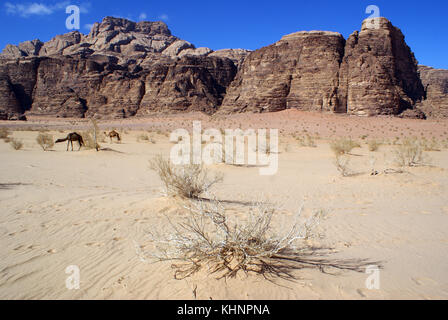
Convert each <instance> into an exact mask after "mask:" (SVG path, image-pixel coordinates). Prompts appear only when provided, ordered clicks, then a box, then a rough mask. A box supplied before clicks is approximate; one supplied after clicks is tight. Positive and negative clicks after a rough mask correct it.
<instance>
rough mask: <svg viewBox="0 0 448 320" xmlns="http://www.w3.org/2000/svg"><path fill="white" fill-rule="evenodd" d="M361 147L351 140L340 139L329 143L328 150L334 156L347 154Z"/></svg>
mask: <svg viewBox="0 0 448 320" xmlns="http://www.w3.org/2000/svg"><path fill="white" fill-rule="evenodd" d="M360 147H361V145H360V144H359V143H358V142H356V141H353V140H352V139H347V138H340V139H337V140H333V141H331V142H330V148H331V150H332V151H333V152H334V154H335V155H336V156H338V155H343V154H348V153H350V152H351V151H352V150H353V149H355V148H360Z"/></svg>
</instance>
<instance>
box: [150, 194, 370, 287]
mask: <svg viewBox="0 0 448 320" xmlns="http://www.w3.org/2000/svg"><path fill="white" fill-rule="evenodd" d="M183 209H184V210H185V214H183V215H182V216H183V217H184V218H183V221H182V222H178V223H173V222H172V221H171V220H169V224H170V226H171V228H172V231H171V232H168V233H166V232H165V233H163V234H159V233H157V232H151V233H150V234H149V235H148V236H149V239H150V241H151V243H152V244H153V247H154V249H153V248H151V249H150V250H148V256H149V257H150V258H151V260H155V261H173V264H172V268H173V269H174V276H175V278H176V279H185V278H187V277H189V276H191V275H193V274H195V273H196V272H198V271H200V270H202V269H207V270H208V272H209V273H210V274H217V276H218V278H229V277H234V276H236V275H237V273H238V272H240V271H243V272H245V273H255V274H260V275H263V276H264V277H265V278H267V279H268V277H274V278H275V277H280V278H284V279H289V280H293V279H296V278H295V276H294V275H293V274H292V271H293V270H295V269H301V268H316V269H319V270H320V271H322V272H327V268H328V269H329V268H335V269H339V270H352V271H358V272H362V271H364V269H363V266H365V265H367V263H364V262H363V261H360V260H356V261H348V260H346V261H342V260H339V261H331V260H326V259H323V258H322V256H323V255H321V253H322V252H319V249H318V248H316V247H314V246H312V245H311V244H310V243H311V242H310V241H309V240H311V239H312V238H317V236H319V237H321V235H320V234H318V233H317V232H316V227H317V226H318V225H319V222H320V220H321V218H322V215H323V211H322V210H320V211H316V212H315V213H313V214H312V215H311V216H310V217H309V218H307V219H305V218H303V217H302V216H301V214H302V208H300V209H299V210H298V212H297V214H296V215H295V216H294V217H293V218H292V221H287V225H288V226H289V227H287V228H283V227H281V228H275V227H273V224H272V222H273V220H274V219H278V218H279V213H280V209H279V208H278V206H273V205H268V204H266V203H264V202H256V203H252V204H251V205H250V206H249V207H248V208H247V209H244V213H245V214H247V219H245V220H242V219H235V218H233V219H232V215H230V214H229V213H228V211H229V209H228V208H226V207H225V205H224V204H223V203H222V202H221V201H219V200H210V201H190V202H189V203H188V204H187V205H184V207H183ZM242 210H243V209H242ZM278 229H281V230H283V232H281V231H279V230H278ZM319 257H320V258H319ZM141 258H142V255H141ZM145 258H146V256H145Z"/></svg>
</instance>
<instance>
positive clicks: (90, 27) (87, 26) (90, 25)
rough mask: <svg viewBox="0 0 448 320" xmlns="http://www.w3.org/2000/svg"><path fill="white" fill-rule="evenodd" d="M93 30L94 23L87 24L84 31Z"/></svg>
mask: <svg viewBox="0 0 448 320" xmlns="http://www.w3.org/2000/svg"><path fill="white" fill-rule="evenodd" d="M92 28H93V23H87V24H85V25H84V29H86V30H89V31H90V30H92Z"/></svg>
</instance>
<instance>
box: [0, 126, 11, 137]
mask: <svg viewBox="0 0 448 320" xmlns="http://www.w3.org/2000/svg"><path fill="white" fill-rule="evenodd" d="M10 134H11V132H10V131H9V130H8V129H6V128H0V139H8V138H9V135H10Z"/></svg>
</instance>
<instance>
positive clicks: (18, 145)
mask: <svg viewBox="0 0 448 320" xmlns="http://www.w3.org/2000/svg"><path fill="white" fill-rule="evenodd" d="M9 144H10V145H11V147H12V148H13V149H14V150H21V149H22V148H23V142H22V141H21V140H19V139H15V138H11V139H9Z"/></svg>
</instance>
